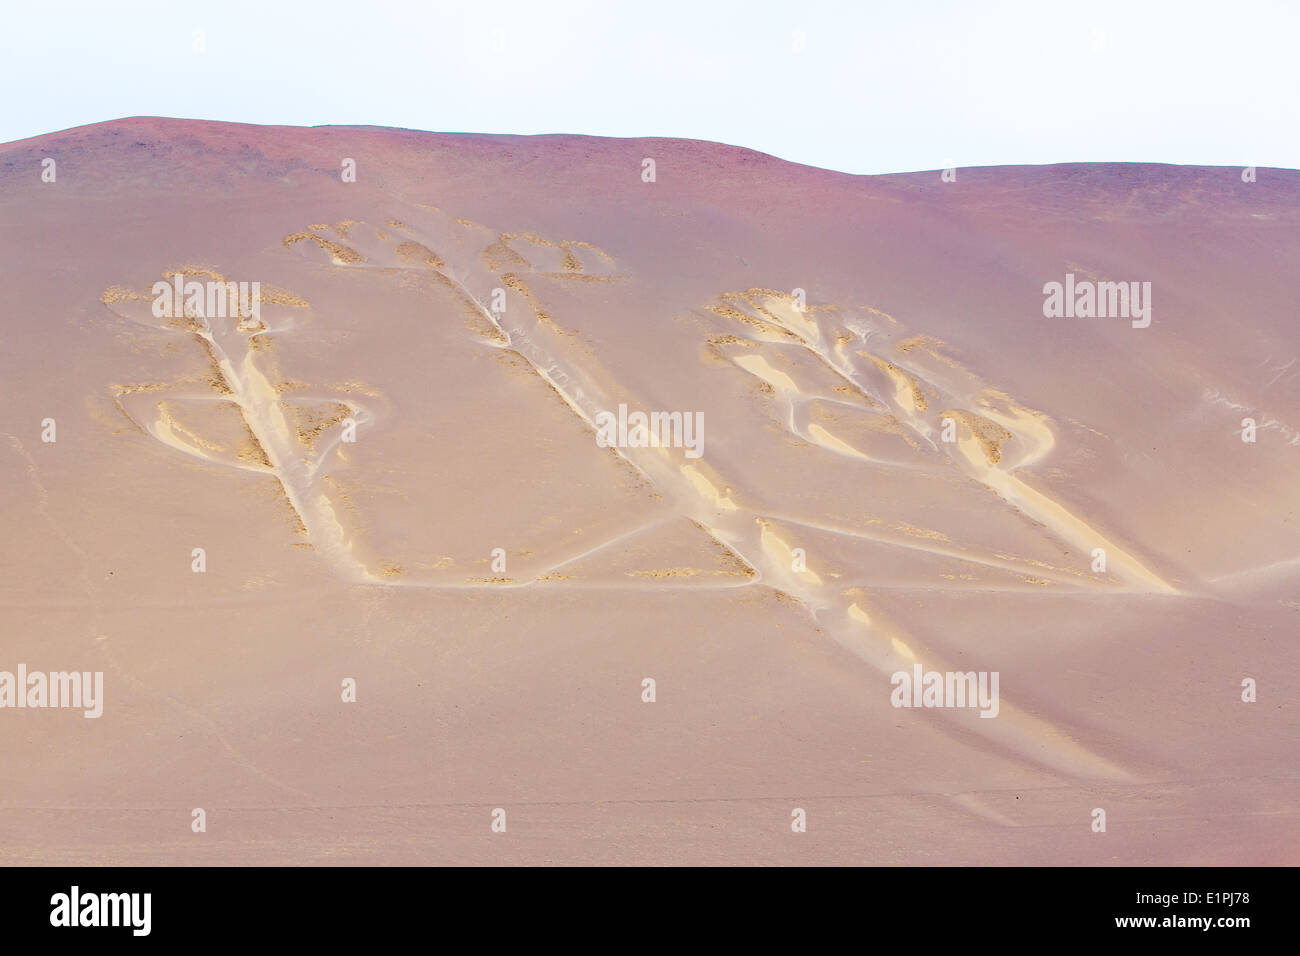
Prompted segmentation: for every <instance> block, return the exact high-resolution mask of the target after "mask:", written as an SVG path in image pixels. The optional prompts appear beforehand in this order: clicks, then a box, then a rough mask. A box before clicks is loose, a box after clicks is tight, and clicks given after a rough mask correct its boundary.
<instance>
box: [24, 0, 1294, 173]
mask: <svg viewBox="0 0 1300 956" xmlns="http://www.w3.org/2000/svg"><path fill="white" fill-rule="evenodd" d="M1263 23H1268V24H1270V27H1269V29H1268V30H1266V31H1265V30H1261V29H1259V25H1260V24H1263ZM1288 25H1289V26H1290V29H1288ZM9 26H10V29H8V30H7V31H6V33H5V35H4V37H3V38H0V52H3V53H4V54H5V56H4V57H3V58H0V78H2V82H3V83H4V85H5V86H6V87H7V88H8V89H9V90H10V92H11V95H10V97H9V108H8V109H7V110H6V111H5V114H4V116H0V141H3V142H13V141H16V140H22V139H29V138H32V137H35V136H40V135H45V134H47V133H51V132H58V131H61V130H66V129H71V128H74V127H78V126H85V125H89V124H92V123H96V122H104V121H108V120H111V119H115V118H123V117H129V116H160V117H169V118H193V119H202V120H207V121H212V122H242V123H251V124H254V125H275V126H304V127H318V126H323V125H331V126H354V125H366V126H376V127H382V128H398V129H412V130H428V131H450V130H462V131H465V132H474V133H481V134H484V135H502V134H508V135H547V134H559V135H575V136H582V135H586V136H607V137H615V138H631V137H637V138H640V137H646V138H659V137H662V138H673V139H693V140H701V141H707V142H720V143H726V144H729V145H735V146H740V147H743V148H746V149H752V150H756V151H758V152H762V153H767V154H769V155H772V156H776V157H778V158H780V159H784V160H788V161H790V162H795V163H800V164H803V165H809V166H814V167H817V168H822V169H832V170H836V171H840V172H846V173H852V174H874V173H895V172H911V171H924V170H932V169H943V168H948V167H962V168H970V167H975V166H1003V165H1030V166H1038V165H1048V164H1055V163H1085V162H1127V163H1172V164H1178V165H1196V166H1249V165H1253V166H1256V167H1277V168H1297V167H1298V166H1300V110H1298V109H1297V103H1300V80H1297V78H1296V76H1295V75H1294V73H1293V71H1291V70H1290V69H1289V66H1288V64H1289V62H1290V53H1289V50H1288V43H1289V40H1290V37H1293V36H1295V35H1296V33H1297V32H1298V30H1297V28H1300V11H1297V10H1295V9H1291V8H1286V7H1284V6H1282V5H1279V4H1276V3H1267V2H1262V3H1253V4H1249V5H1248V6H1246V7H1242V8H1238V9H1237V10H1236V11H1234V16H1233V17H1231V18H1224V17H1223V16H1221V15H1220V14H1219V11H1217V10H1216V9H1215V8H1214V7H1213V6H1211V5H1209V4H1195V5H1192V6H1188V7H1183V8H1180V10H1179V17H1178V18H1177V19H1176V20H1171V19H1170V18H1169V17H1167V16H1164V15H1163V13H1162V11H1161V8H1159V7H1149V8H1141V7H1138V8H1133V7H1132V6H1130V5H1127V4H1119V3H1101V4H1095V5H1093V6H1092V7H1091V8H1090V9H1088V10H1087V11H1078V10H1073V9H1061V10H1050V9H1039V8H1038V7H1036V6H1034V5H1032V4H1026V3H1004V4H1000V5H998V7H997V8H996V10H995V11H993V12H991V13H986V12H983V11H976V10H971V9H969V8H966V7H964V6H963V5H960V4H956V3H940V4H937V5H934V4H932V5H927V6H926V7H924V8H918V9H916V10H899V9H892V8H883V9H874V8H872V9H865V8H864V9H854V8H849V9H841V8H839V6H838V5H836V4H829V3H810V4H806V5H804V6H802V7H801V8H800V10H799V11H798V12H797V13H788V12H783V11H779V10H776V9H770V8H769V9H750V8H747V7H744V6H739V5H736V4H733V3H721V4H714V5H710V6H708V7H701V6H699V5H692V4H686V3H680V2H670V3H666V4H662V5H659V6H657V7H655V8H654V9H653V10H642V9H639V8H634V9H633V8H629V9H612V8H607V7H606V6H604V5H600V4H596V3H591V2H578V0H574V2H570V3H567V4H565V5H563V6H562V7H560V8H558V9H557V8H555V7H547V8H545V9H543V8H538V7H533V6H530V5H526V4H522V3H495V4H481V3H474V4H469V3H458V2H457V3H442V4H438V5H436V6H428V7H426V6H423V5H421V6H418V7H410V6H408V5H405V4H402V3H398V2H391V0H384V2H379V3H376V4H373V5H372V6H370V7H368V8H367V9H366V10H365V11H364V12H362V11H359V10H357V9H355V8H353V7H352V6H351V5H349V4H346V3H343V2H341V0H328V2H326V3H323V4H319V5H315V6H313V7H312V8H310V11H309V15H304V11H303V9H302V8H297V7H296V6H292V5H291V6H286V7H276V8H264V7H262V6H260V5H256V4H253V3H251V2H246V0H236V2H234V3H230V4H225V5H223V6H222V7H220V8H217V7H209V6H208V5H207V4H204V3H187V4H179V5H169V4H163V3H159V2H143V3H136V4H134V5H133V6H131V7H130V8H129V9H127V10H125V11H124V10H122V9H120V8H117V7H114V8H104V9H101V8H99V7H98V6H96V5H93V4H89V3H85V2H80V3H74V4H73V5H72V6H71V7H70V8H69V9H68V11H67V14H66V15H64V16H60V17H59V18H51V17H48V16H46V15H45V14H44V13H43V12H41V11H38V10H37V9H35V8H23V7H19V8H16V9H15V10H14V11H13V12H12V13H11V22H10V24H9ZM49 62H58V63H59V69H58V70H49V69H47V68H46V66H45V64H47V63H49ZM374 63H378V64H381V65H382V68H381V69H371V68H369V67H370V64H374ZM29 90H30V92H28V91H29ZM34 93H39V94H40V95H33V94H34Z"/></svg>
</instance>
